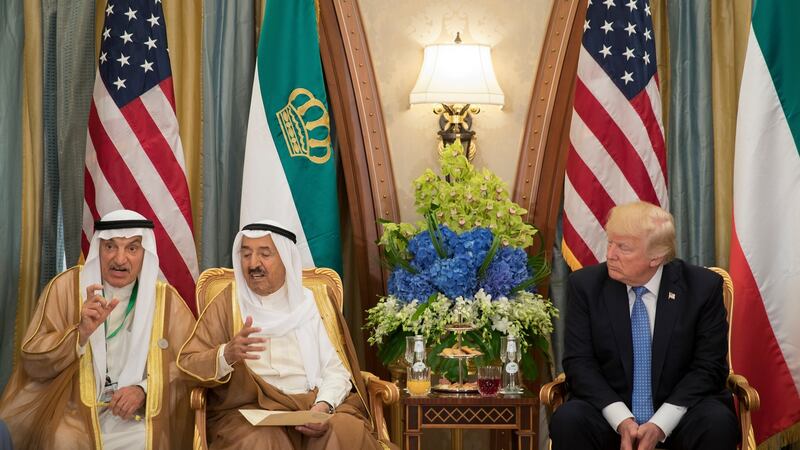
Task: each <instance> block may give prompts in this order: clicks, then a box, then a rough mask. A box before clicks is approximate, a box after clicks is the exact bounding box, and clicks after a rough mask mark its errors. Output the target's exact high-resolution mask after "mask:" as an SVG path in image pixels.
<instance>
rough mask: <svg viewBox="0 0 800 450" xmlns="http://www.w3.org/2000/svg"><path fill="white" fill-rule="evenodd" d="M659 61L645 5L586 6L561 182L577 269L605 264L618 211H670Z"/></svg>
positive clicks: (610, 0) (616, 1) (593, 2)
mask: <svg viewBox="0 0 800 450" xmlns="http://www.w3.org/2000/svg"><path fill="white" fill-rule="evenodd" d="M655 55H656V46H655V38H654V35H653V20H652V17H651V15H650V5H649V3H648V1H647V0H627V1H626V0H603V1H602V2H601V1H599V0H589V6H588V9H587V12H586V20H585V21H584V23H583V43H582V45H581V50H580V56H579V57H578V74H577V79H576V81H575V103H574V105H573V113H572V122H571V125H570V149H569V155H568V157H567V170H566V177H565V179H564V215H563V230H564V241H563V243H562V249H563V252H564V258H565V259H566V260H567V263H569V265H570V266H571V267H572V269H577V268H580V267H582V266H585V265H591V264H596V263H597V262H599V261H604V260H605V255H606V235H605V232H604V231H603V226H604V225H605V221H606V218H607V216H608V211H609V210H610V209H611V208H612V207H614V205H617V204H621V203H627V202H631V201H635V200H643V201H647V202H650V203H653V204H656V205H660V206H662V207H664V208H665V209H667V208H668V197H667V157H666V150H665V147H664V130H663V127H662V125H661V123H662V122H661V95H660V94H659V91H658V75H657V74H656V56H655Z"/></svg>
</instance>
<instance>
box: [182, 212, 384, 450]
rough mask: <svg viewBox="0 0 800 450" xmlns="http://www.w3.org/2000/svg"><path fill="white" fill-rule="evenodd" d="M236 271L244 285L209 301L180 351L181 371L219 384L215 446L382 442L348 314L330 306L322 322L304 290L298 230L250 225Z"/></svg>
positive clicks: (240, 240) (211, 437) (236, 247)
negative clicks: (313, 417)
mask: <svg viewBox="0 0 800 450" xmlns="http://www.w3.org/2000/svg"><path fill="white" fill-rule="evenodd" d="M233 268H234V276H235V283H233V284H231V285H229V286H228V287H227V288H225V289H224V290H223V291H222V292H220V293H219V294H218V295H216V296H215V297H214V298H212V299H211V300H210V302H209V303H208V305H207V306H206V308H205V310H204V311H203V313H202V314H201V315H200V319H199V320H198V322H197V327H196V328H195V331H194V333H193V334H192V336H191V337H190V338H189V340H188V341H187V342H186V344H185V345H184V347H183V348H182V349H181V351H180V355H179V356H178V367H179V368H180V369H181V370H183V371H185V372H186V373H187V374H189V375H191V376H193V377H195V378H196V379H197V380H199V381H200V382H201V383H202V384H203V385H205V386H207V387H210V388H212V389H211V390H210V391H209V392H210V393H209V396H208V402H207V414H208V417H207V429H206V430H207V439H208V443H209V448H212V449H234V448H236V449H249V448H260V449H295V450H300V449H344V448H347V449H351V448H357V449H380V448H382V446H381V444H380V443H379V442H378V440H377V438H376V435H375V432H374V430H373V429H372V424H371V421H370V419H369V415H368V412H367V408H366V390H365V385H364V381H363V379H362V378H361V373H360V371H359V369H358V362H357V359H356V357H355V352H354V350H353V345H352V342H351V341H350V337H349V334H348V333H347V329H346V326H345V325H344V321H343V319H342V316H341V314H340V313H339V311H338V310H337V309H336V308H329V310H332V312H330V311H329V312H330V314H326V319H323V318H322V316H321V313H320V309H319V308H324V307H325V306H324V305H318V303H317V301H320V299H315V297H314V294H313V293H312V292H311V291H310V290H309V289H307V288H304V287H303V284H302V276H303V272H302V267H301V260H300V252H299V251H298V249H297V246H296V237H295V235H294V233H292V232H291V231H290V230H287V229H286V228H284V227H283V226H281V225H279V224H277V223H275V222H272V221H266V220H265V221H261V222H258V223H255V224H251V225H247V226H245V227H244V229H243V230H242V231H241V232H239V234H237V236H236V240H235V241H234V244H233ZM322 301H328V300H327V299H323V300H322ZM330 336H334V339H333V340H331V338H330ZM336 336H343V337H344V339H342V340H340V339H337V338H336ZM342 341H344V343H342V344H338V343H339V342H342ZM332 342H337V344H336V345H337V346H338V348H335V347H334V344H332ZM340 355H341V356H340ZM239 409H263V410H270V411H303V410H311V411H319V412H325V413H330V414H333V415H332V416H331V417H330V419H328V420H327V421H326V422H324V423H307V424H305V425H300V426H296V427H280V426H266V427H254V426H252V425H250V424H249V422H247V421H246V420H245V418H244V417H243V416H242V414H240V413H239V411H238V410H239Z"/></svg>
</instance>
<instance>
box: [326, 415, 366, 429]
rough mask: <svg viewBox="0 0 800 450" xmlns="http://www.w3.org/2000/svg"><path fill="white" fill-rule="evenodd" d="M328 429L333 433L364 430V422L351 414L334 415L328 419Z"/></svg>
mask: <svg viewBox="0 0 800 450" xmlns="http://www.w3.org/2000/svg"><path fill="white" fill-rule="evenodd" d="M328 427H329V428H330V429H331V430H332V431H333V432H334V433H335V432H336V431H337V430H352V429H357V428H364V422H363V421H362V420H361V419H359V418H357V417H355V416H353V415H351V414H345V413H335V414H334V415H332V416H331V418H330V419H328Z"/></svg>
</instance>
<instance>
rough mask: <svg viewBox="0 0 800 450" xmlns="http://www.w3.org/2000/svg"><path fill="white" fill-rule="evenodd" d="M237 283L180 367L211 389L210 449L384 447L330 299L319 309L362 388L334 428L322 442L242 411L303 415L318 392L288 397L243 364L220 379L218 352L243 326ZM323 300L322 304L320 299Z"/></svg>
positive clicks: (212, 306) (204, 321)
mask: <svg viewBox="0 0 800 450" xmlns="http://www.w3.org/2000/svg"><path fill="white" fill-rule="evenodd" d="M233 286H234V284H233V283H231V284H230V285H229V286H228V287H226V288H225V289H224V290H223V291H222V292H220V293H219V294H218V295H217V296H216V297H214V298H213V299H212V300H211V302H210V303H209V304H208V306H206V309H205V311H203V313H202V314H201V315H200V318H199V319H198V322H197V326H196V327H195V331H194V333H193V334H192V336H191V337H190V338H189V340H188V341H187V342H186V344H185V345H184V347H183V348H182V349H181V352H180V355H179V357H178V367H179V368H180V369H181V370H183V371H185V372H186V373H187V374H189V375H191V376H193V377H195V378H197V380H199V382H200V383H201V384H202V385H204V386H206V387H209V388H211V389H209V390H208V398H207V402H206V405H207V406H206V413H207V417H206V432H207V438H208V444H209V448H210V449H252V448H258V449H276V450H277V449H281V450H284V449H294V450H301V449H307V450H321V449H328V450H338V449H347V450H351V449H365V450H369V449H375V450H378V449H382V448H385V447H384V446H383V445H382V444H381V443H380V442H378V440H377V437H376V434H375V432H374V430H373V427H372V421H371V419H370V417H369V414H368V409H367V407H366V400H367V391H366V387H365V384H364V380H363V379H362V378H361V372H360V370H359V368H358V360H357V359H356V357H355V351H354V350H353V344H352V342H351V340H350V335H349V333H348V332H347V329H346V327H344V326H343V324H344V319H343V318H342V316H341V314H340V313H339V311H338V310H336V309H335V308H333V307H332V306H331V305H330V302H329V301H328V299H327V296H320V295H317V294H318V293H317V292H314V294H315V295H314V297H315V299H316V300H317V307H318V309H319V310H320V314H321V315H322V320H323V323H324V324H325V328H326V329H327V330H328V336H329V337H330V339H331V343H332V344H333V346H334V348H335V349H336V352H337V354H339V357H340V358H342V362H343V363H344V365H345V367H347V368H348V370H349V371H350V373H351V376H352V378H351V380H352V381H353V385H354V386H355V387H356V390H357V391H356V392H352V393H351V394H350V395H349V396H348V397H347V398H346V399H345V400H344V402H342V404H341V405H339V406H338V407H337V408H336V413H335V414H334V415H333V417H331V418H330V419H329V424H330V428H329V430H328V432H327V433H326V434H325V435H324V436H322V437H320V438H309V437H307V436H304V435H302V434H301V433H300V432H298V431H297V430H295V429H294V427H254V426H252V425H250V423H249V422H247V420H245V418H244V417H243V416H242V415H241V413H239V411H238V410H239V409H240V408H241V409H248V408H252V409H258V408H260V409H267V410H272V411H301V410H307V409H309V408H311V406H312V405H313V404H314V400H315V399H316V394H317V393H316V389H315V390H313V391H310V392H308V393H305V394H297V395H289V394H284V393H283V392H281V391H280V390H279V389H277V388H276V387H274V386H272V385H270V384H269V383H267V382H265V381H264V380H263V379H262V378H261V377H259V376H258V375H256V374H254V373H253V372H252V371H251V370H250V369H249V367H248V366H247V364H245V363H242V362H239V363H236V364H235V365H234V366H233V369H234V370H233V372H231V373H229V374H228V375H226V376H225V377H224V378H222V379H221V380H216V379H215V377H216V374H217V364H218V359H217V351H218V349H219V347H220V345H222V344H225V343H227V342H229V341H230V340H231V339H233V337H234V336H235V335H236V334H237V333H238V332H239V330H241V328H242V317H241V313H240V312H239V303H238V302H237V301H234V298H235V289H234V287H233ZM320 298H322V300H320Z"/></svg>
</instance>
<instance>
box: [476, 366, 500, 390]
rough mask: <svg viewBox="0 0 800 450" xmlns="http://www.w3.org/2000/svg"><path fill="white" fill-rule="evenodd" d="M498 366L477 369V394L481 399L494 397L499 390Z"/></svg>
mask: <svg viewBox="0 0 800 450" xmlns="http://www.w3.org/2000/svg"><path fill="white" fill-rule="evenodd" d="M501 373H502V372H501V370H500V366H484V367H479V368H478V392H480V394H481V397H494V396H496V395H497V391H499V390H500V374H501Z"/></svg>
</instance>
